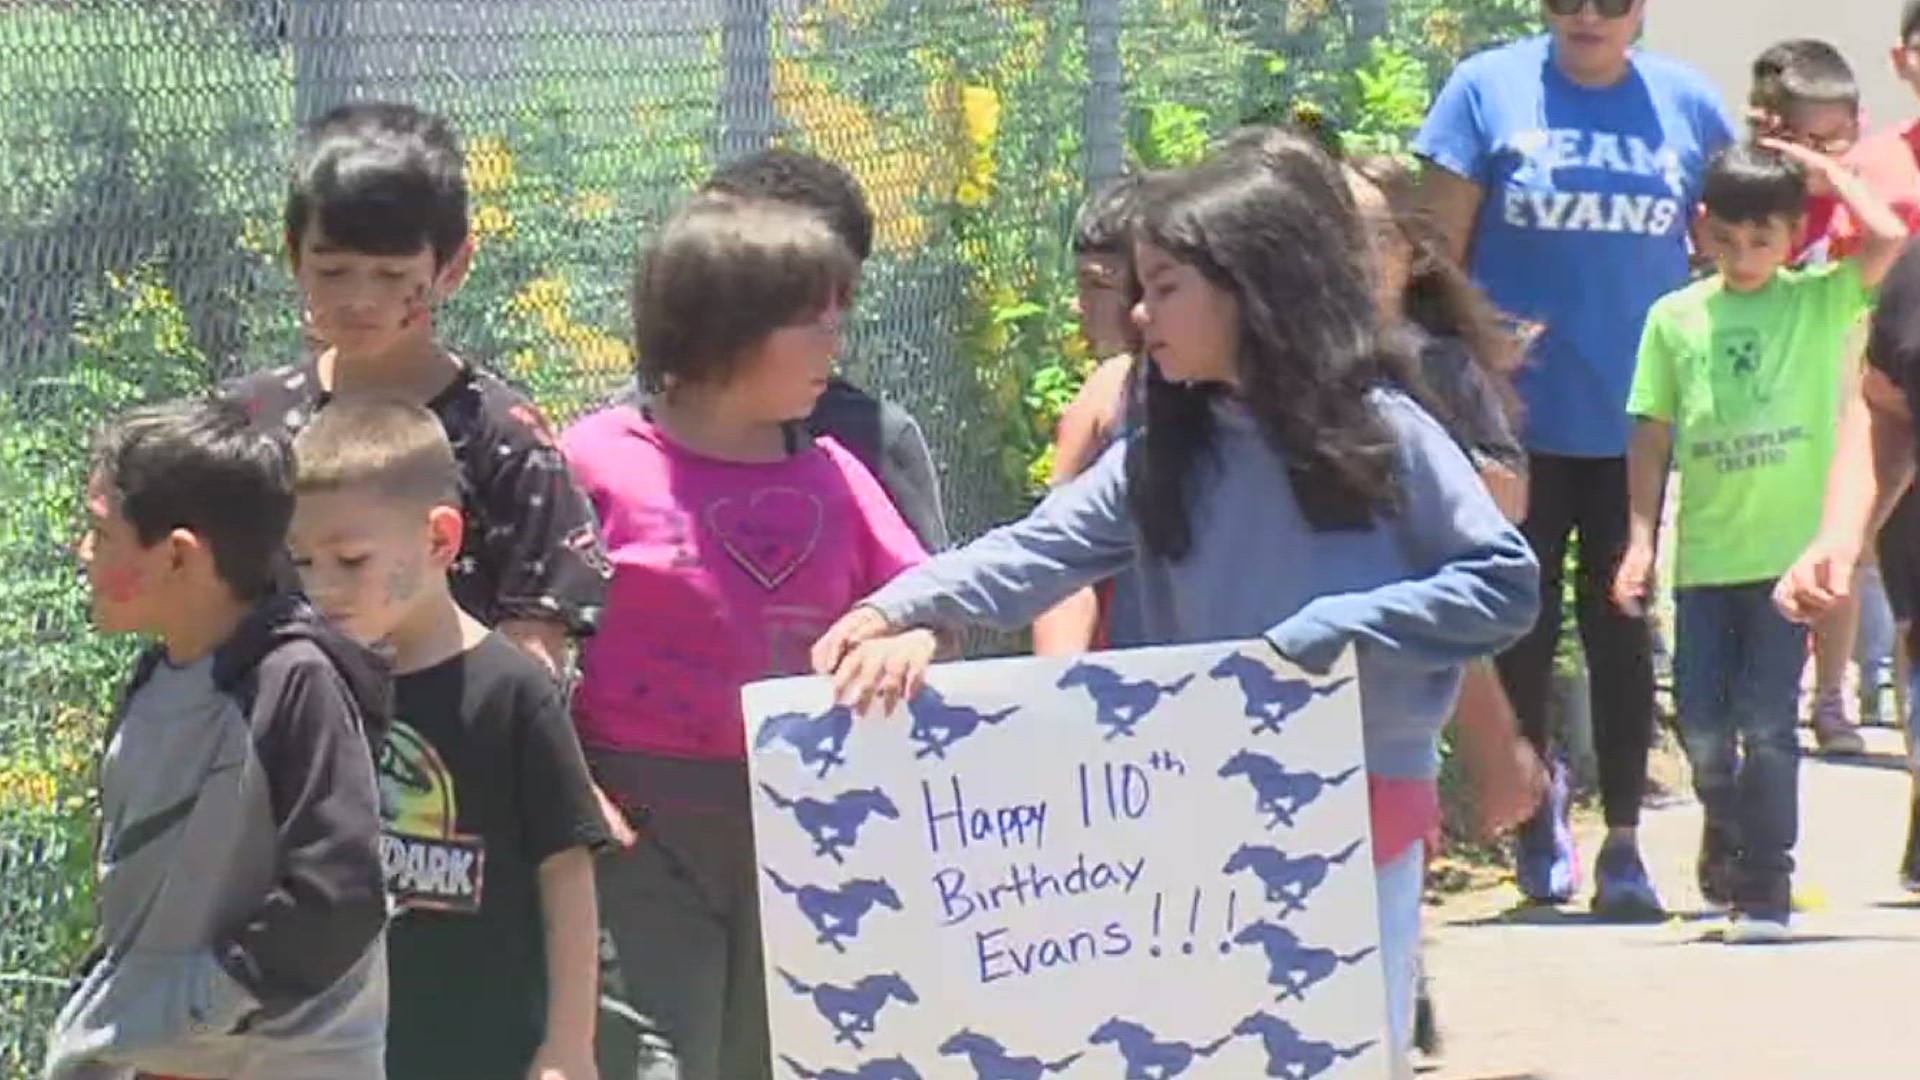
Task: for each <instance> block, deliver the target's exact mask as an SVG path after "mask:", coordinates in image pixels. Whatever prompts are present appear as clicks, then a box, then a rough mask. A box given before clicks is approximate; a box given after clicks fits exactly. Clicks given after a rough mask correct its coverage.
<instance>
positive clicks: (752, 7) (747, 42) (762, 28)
mask: <svg viewBox="0 0 1920 1080" xmlns="http://www.w3.org/2000/svg"><path fill="white" fill-rule="evenodd" d="M768 7H769V5H768V0H727V4H726V9H725V14H724V15H723V16H722V22H721V24H720V53H721V58H722V59H721V62H722V64H723V65H724V75H723V78H722V82H721V87H720V145H719V147H718V148H717V149H718V151H719V153H718V155H717V157H718V159H719V160H721V161H728V160H731V159H733V158H737V157H740V156H742V155H745V154H751V153H753V152H755V151H757V150H762V149H765V148H766V146H767V144H768V143H769V142H771V141H772V139H773V39H772V29H771V20H770V18H769V15H770V12H769V10H768Z"/></svg>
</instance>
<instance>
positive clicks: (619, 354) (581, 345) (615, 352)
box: [573, 330, 633, 373]
mask: <svg viewBox="0 0 1920 1080" xmlns="http://www.w3.org/2000/svg"><path fill="white" fill-rule="evenodd" d="M573 361H574V364H575V365H576V366H577V367H579V368H580V370H582V371H591V372H596V373H600V372H626V371H631V370H633V352H632V350H630V349H628V348H627V343H626V342H624V341H621V340H620V339H619V338H615V337H609V336H607V335H606V334H602V333H600V332H599V331H597V330H586V331H585V332H584V333H582V334H580V335H578V336H577V337H576V338H575V339H574V342H573Z"/></svg>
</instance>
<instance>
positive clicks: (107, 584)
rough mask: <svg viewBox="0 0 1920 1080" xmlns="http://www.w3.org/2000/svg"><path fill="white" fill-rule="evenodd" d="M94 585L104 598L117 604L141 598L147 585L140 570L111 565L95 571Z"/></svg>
mask: <svg viewBox="0 0 1920 1080" xmlns="http://www.w3.org/2000/svg"><path fill="white" fill-rule="evenodd" d="M93 587H94V588H95V589H97V590H99V592H100V595H101V597H102V598H104V599H106V600H107V601H109V602H111V603H115V604H129V603H132V602H133V601H135V600H138V599H139V598H140V594H141V593H142V592H144V591H146V590H145V586H144V585H143V583H142V582H141V580H140V572H139V571H138V570H134V569H132V568H130V567H125V566H110V567H107V568H105V569H96V570H95V571H94V572H93Z"/></svg>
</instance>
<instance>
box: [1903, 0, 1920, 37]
mask: <svg viewBox="0 0 1920 1080" xmlns="http://www.w3.org/2000/svg"><path fill="white" fill-rule="evenodd" d="M1915 34H1920V0H1907V6H1906V7H1905V8H1903V9H1902V10H1901V12H1900V43H1901V44H1902V45H1910V44H1912V43H1913V38H1914V35H1915Z"/></svg>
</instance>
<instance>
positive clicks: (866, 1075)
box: [780, 1054, 921, 1080]
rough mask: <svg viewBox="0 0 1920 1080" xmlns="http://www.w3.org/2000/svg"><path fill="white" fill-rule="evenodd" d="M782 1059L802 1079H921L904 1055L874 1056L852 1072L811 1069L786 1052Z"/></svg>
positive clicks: (781, 1056)
mask: <svg viewBox="0 0 1920 1080" xmlns="http://www.w3.org/2000/svg"><path fill="white" fill-rule="evenodd" d="M780 1060H781V1061H784V1062H786V1065H787V1068H789V1069H792V1070H793V1075H795V1076H797V1077H799V1078H800V1080H921V1076H920V1073H919V1071H918V1070H916V1069H915V1068H914V1067H913V1065H912V1063H911V1062H909V1061H907V1059H906V1058H903V1057H885V1058H874V1059H873V1060H872V1061H869V1062H865V1063H863V1064H861V1065H858V1066H855V1067H854V1070H853V1071H852V1072H848V1071H847V1070H845V1069H809V1068H807V1067H806V1066H805V1065H802V1064H800V1063H799V1062H797V1061H795V1060H793V1059H792V1058H790V1057H788V1056H787V1055H785V1054H781V1055H780Z"/></svg>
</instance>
